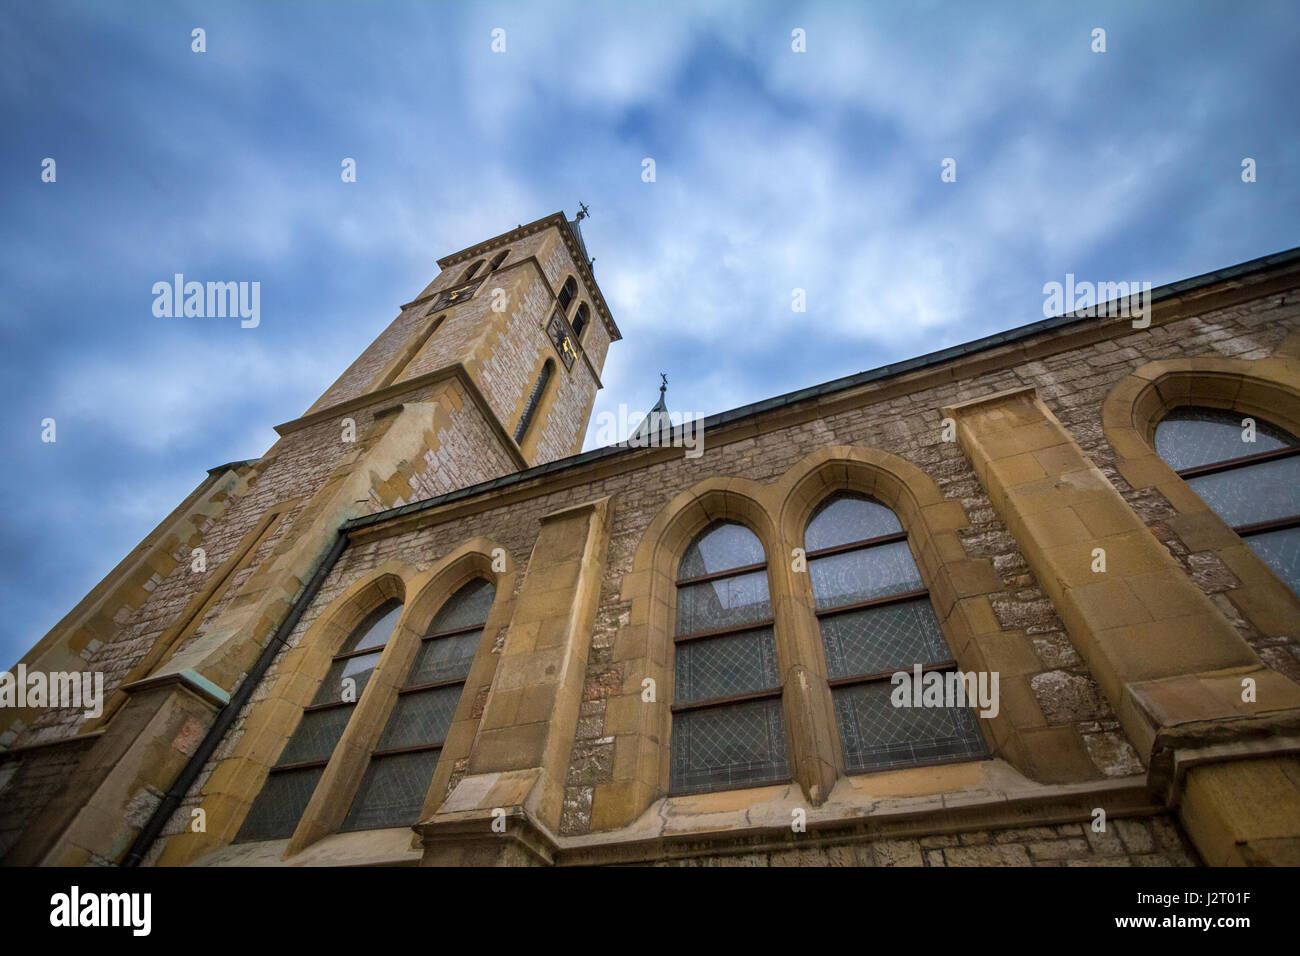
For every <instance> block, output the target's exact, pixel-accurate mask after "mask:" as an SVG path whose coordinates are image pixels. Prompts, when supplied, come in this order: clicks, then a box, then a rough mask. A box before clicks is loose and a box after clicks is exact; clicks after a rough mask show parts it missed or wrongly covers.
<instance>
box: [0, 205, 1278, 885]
mask: <svg viewBox="0 0 1300 956" xmlns="http://www.w3.org/2000/svg"><path fill="white" fill-rule="evenodd" d="M581 219H582V214H581V213H579V215H578V217H577V218H575V219H573V220H570V219H569V218H568V217H567V215H566V214H565V213H564V212H557V213H555V214H552V215H550V216H547V217H545V218H543V219H539V220H537V221H535V222H531V223H528V224H527V225H521V226H519V227H517V228H515V229H513V230H510V231H509V232H506V233H503V234H501V235H498V236H495V237H493V238H491V239H487V240H485V241H483V242H479V243H477V244H475V245H473V246H471V247H469V248H467V249H463V250H461V251H459V252H456V253H453V254H451V255H448V256H446V257H445V258H442V259H440V260H438V266H439V269H440V271H439V272H438V274H437V275H436V276H435V277H434V278H433V280H432V281H431V282H430V283H429V284H428V286H427V287H425V289H424V290H423V291H421V292H420V293H419V294H418V295H417V296H415V297H414V298H413V299H412V300H411V301H410V302H408V303H406V304H404V305H402V306H400V309H399V311H398V315H397V317H396V318H395V319H394V320H393V321H392V322H391V324H390V325H389V326H388V327H387V328H386V329H384V330H383V331H382V332H380V333H379V335H378V337H377V338H375V340H374V341H373V342H372V343H371V345H370V346H369V347H368V348H367V349H366V350H365V351H364V352H363V353H362V354H361V355H360V356H359V357H358V358H357V359H356V360H355V361H354V362H352V364H351V365H350V366H349V367H348V368H347V370H346V371H344V372H343V374H342V375H341V376H340V377H339V378H338V379H337V380H336V381H335V382H334V383H333V384H332V385H330V386H329V387H328V388H327V389H326V390H325V391H324V393H323V394H322V395H321V396H320V398H319V399H318V400H317V401H316V403H315V404H314V405H312V406H311V407H310V408H308V409H307V410H306V411H305V412H304V413H303V414H302V415H301V416H300V417H298V418H296V419H294V420H292V421H288V422H285V423H283V424H280V425H277V426H276V429H275V430H276V433H277V435H278V439H277V440H276V442H275V443H274V444H273V445H272V446H271V448H270V449H269V450H268V451H267V452H266V453H265V454H264V455H263V456H262V457H261V458H258V459H255V460H250V461H234V462H230V463H228V464H224V465H220V466H219V467H215V468H213V469H211V470H210V471H209V472H208V474H207V476H206V477H205V478H204V479H203V480H202V481H201V482H200V483H199V484H198V486H197V487H196V488H195V489H194V490H193V492H192V493H191V494H190V495H189V496H188V497H187V498H186V499H185V500H184V501H182V502H180V503H179V504H178V506H177V507H176V509H175V510H174V511H173V512H172V513H171V514H169V515H167V516H166V518H164V519H163V520H162V522H161V523H160V524H158V526H157V527H156V528H155V529H154V530H153V531H152V532H151V533H150V534H149V535H148V536H147V537H146V538H145V539H144V540H143V541H141V542H140V543H139V545H138V546H136V547H135V549H134V550H132V551H131V553H130V554H128V555H127V556H126V557H125V558H124V559H123V560H122V562H121V563H120V564H119V565H118V566H117V567H116V568H114V569H113V570H112V571H111V572H110V573H109V574H108V575H107V577H105V578H104V579H103V581H101V582H100V583H99V584H98V585H97V586H96V587H95V588H94V589H93V590H92V591H91V592H90V593H89V594H87V595H86V597H85V598H84V599H83V600H82V601H81V602H80V603H79V604H78V605H77V606H76V607H74V608H73V609H72V610H71V611H69V612H68V614H67V615H66V616H65V617H64V618H63V619H62V620H61V621H60V622H59V623H58V624H57V625H56V626H55V627H54V628H53V629H52V630H51V631H50V632H49V633H48V634H46V635H45V636H44V637H43V638H41V639H40V640H39V641H38V642H37V643H36V644H35V645H34V646H33V647H32V648H31V650H30V651H29V652H28V653H27V654H26V655H24V657H23V658H22V660H21V661H20V662H18V663H19V664H21V665H22V666H23V668H24V673H25V674H35V673H40V674H69V673H83V672H84V673H92V674H94V675H96V680H100V679H102V687H103V700H102V701H101V702H100V703H101V706H100V707H98V708H95V709H89V710H88V709H85V708H79V709H74V708H69V707H54V706H48V703H47V705H46V706H40V705H39V704H32V703H31V702H30V701H25V703H26V704H27V706H17V704H16V703H15V705H13V706H6V707H3V708H0V859H3V862H4V864H5V865H8V866H16V865H28V866H31V865H47V866H49V865H59V866H83V865H99V866H128V867H131V866H205V867H237V866H248V865H256V866H277V867H279V866H285V867H297V866H353V865H382V866H413V865H425V866H448V865H470V866H574V865H616V864H617V865H640V866H791V865H794V866H825V865H839V866H942V867H947V866H971V865H976V866H1202V865H1204V866H1224V865H1279V864H1282V865H1287V864H1289V865H1298V864H1300V440H1298V439H1297V436H1300V249H1293V250H1290V251H1287V252H1282V253H1278V254H1276V255H1271V256H1267V257H1264V258H1261V259H1257V260H1254V261H1251V262H1246V263H1242V264H1240V265H1235V266H1230V267H1226V268H1223V269H1220V270H1218V271H1216V272H1212V273H1209V274H1206V275H1200V276H1196V277H1192V278H1188V279H1185V280H1182V281H1179V282H1175V283H1172V284H1169V285H1165V286H1161V287H1157V288H1155V289H1152V290H1150V291H1149V300H1150V308H1149V313H1147V314H1145V315H1144V316H1143V318H1142V320H1141V321H1140V322H1139V321H1133V320H1131V319H1130V318H1128V317H1126V316H1120V317H1116V316H1115V315H1113V314H1105V313H1103V314H1101V315H1098V314H1096V312H1095V310H1087V311H1085V312H1083V313H1077V312H1076V313H1070V314H1065V315H1060V316H1056V317H1052V318H1047V319H1039V320H1037V321H1034V322H1032V323H1031V324H1028V325H1021V326H1019V327H1016V328H1012V329H1009V330H1008V331H1005V332H1002V333H999V334H997V335H993V336H989V337H987V338H984V339H980V340H977V341H972V342H969V343H966V344H964V345H958V346H953V347H950V348H945V349H943V350H941V351H937V352H934V353H931V354H928V355H923V356H919V357H917V358H914V359H910V360H908V361H904V362H898V363H896V364H893V365H889V366H885V367H882V368H877V369H873V370H870V371H866V372H862V373H859V374H856V375H852V376H848V377H845V378H841V379H837V380H834V381H829V382H825V383H822V384H817V385H813V386H810V387H807V388H803V389H800V390H798V391H795V392H790V393H788V394H785V395H779V396H775V397H773V398H770V399H767V400H765V401H761V402H758V403H755V404H753V405H749V406H746V407H742V408H736V409H732V410H730V411H726V412H722V413H720V414H716V415H713V416H711V417H708V418H706V419H704V420H703V421H702V422H692V423H681V424H678V423H676V422H674V421H672V420H671V417H670V415H671V413H670V408H671V405H672V402H671V399H670V397H669V395H668V394H667V392H666V391H665V389H663V388H661V389H660V394H659V403H658V404H657V405H656V406H655V408H654V410H653V411H652V412H651V413H650V414H649V415H648V416H647V417H646V419H645V420H644V421H643V422H642V423H641V425H640V426H639V427H638V428H637V430H636V433H635V434H634V435H633V436H631V438H632V439H633V440H626V441H623V442H621V443H614V444H609V445H605V446H603V447H599V448H596V449H594V450H589V451H586V452H583V451H582V448H583V444H584V438H585V436H586V434H587V431H588V428H589V426H590V425H591V421H590V419H591V417H592V410H593V405H594V401H595V397H596V393H597V391H598V390H599V389H600V388H601V387H602V385H601V373H602V368H603V366H604V364H605V358H606V355H607V353H608V350H609V349H610V348H611V347H613V346H615V344H616V343H618V342H619V341H620V339H621V335H620V332H619V328H618V325H617V324H616V322H615V318H614V316H613V315H612V314H611V311H610V308H609V306H608V304H607V303H606V301H605V298H604V296H603V295H602V293H601V290H600V287H599V286H598V285H597V283H596V280H595V277H594V275H593V273H592V269H591V259H590V258H589V255H588V252H587V249H586V247H585V244H584V241H583V237H582V232H581ZM633 347H634V346H633ZM652 384H658V383H647V388H650V387H651V386H652ZM647 397H648V396H647ZM696 452H698V453H696ZM16 666H17V665H16ZM16 666H15V669H16ZM100 675H102V678H101V677H100ZM909 682H911V683H909ZM921 685H924V686H925V688H926V691H925V693H922V692H921ZM908 688H911V689H910V690H909V689H908ZM930 689H934V693H933V694H931V693H930ZM96 711H98V712H96Z"/></svg>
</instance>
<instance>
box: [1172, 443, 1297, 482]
mask: <svg viewBox="0 0 1300 956" xmlns="http://www.w3.org/2000/svg"><path fill="white" fill-rule="evenodd" d="M1294 455H1300V445H1289V446H1287V447H1286V448H1274V449H1273V450H1272V451H1261V452H1256V453H1255V454H1253V455H1243V456H1242V457H1240V458H1229V459H1228V460H1227V461H1212V462H1210V463H1209V464H1208V465H1195V466H1193V467H1191V468H1183V469H1181V470H1179V469H1175V471H1174V474H1176V475H1177V476H1178V477H1179V478H1183V479H1187V478H1202V477H1204V476H1205V475H1214V474H1217V473H1219V472H1221V471H1232V470H1233V469H1234V468H1242V467H1245V466H1246V465H1255V464H1260V463H1262V462H1266V461H1276V460H1278V459H1280V458H1291V457H1292V456H1294Z"/></svg>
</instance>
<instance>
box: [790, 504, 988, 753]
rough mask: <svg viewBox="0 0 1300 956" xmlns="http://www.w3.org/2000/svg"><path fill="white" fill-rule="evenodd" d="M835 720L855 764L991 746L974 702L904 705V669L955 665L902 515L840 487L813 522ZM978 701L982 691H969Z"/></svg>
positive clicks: (817, 593)
mask: <svg viewBox="0 0 1300 956" xmlns="http://www.w3.org/2000/svg"><path fill="white" fill-rule="evenodd" d="M804 546H805V548H806V557H807V560H808V576H809V579H810V580H811V582H812V589H813V596H814V598H815V600H816V614H817V621H818V625H819V626H820V629H821V635H822V647H823V649H824V650H825V652H826V673H827V676H828V677H829V679H830V685H831V697H832V699H833V700H834V703H835V722H836V724H837V725H838V726H839V730H840V741H841V742H842V743H843V745H844V763H845V768H846V769H847V770H848V771H849V772H850V773H864V772H867V771H871V770H881V769H886V768H893V767H901V766H908V765H915V764H922V763H936V762H939V761H948V760H956V759H964V758H968V757H978V756H982V755H983V753H984V744H983V739H982V738H981V737H980V733H979V730H978V729H977V727H976V725H975V719H974V717H973V716H972V714H971V711H970V709H969V708H968V707H939V706H922V707H909V708H901V707H895V706H894V704H893V701H892V700H891V695H892V694H893V692H894V690H895V686H896V685H895V684H894V683H893V682H892V681H891V677H892V676H893V675H894V674H895V673H897V672H899V671H903V672H906V673H907V674H908V675H909V677H911V676H912V675H914V673H915V671H914V668H915V666H916V665H917V664H919V665H921V668H922V672H926V671H938V672H951V671H955V669H956V666H957V663H956V661H954V660H953V658H952V651H950V650H949V649H948V643H947V641H945V640H944V637H943V632H942V631H941V630H940V629H939V621H938V619H937V618H936V617H935V614H934V608H933V607H932V606H931V604H930V596H929V591H927V590H926V587H925V584H924V582H923V581H922V580H921V574H920V572H919V571H918V570H917V567H916V562H915V561H913V560H912V552H911V550H910V549H909V548H908V545H907V532H906V531H904V530H903V526H902V525H901V524H900V523H899V521H898V517H897V516H896V515H895V514H894V512H892V511H891V510H889V509H888V508H886V507H885V506H884V505H882V504H880V503H879V502H876V501H872V500H871V499H869V498H866V497H864V496H861V495H856V494H849V493H837V494H834V495H832V496H831V497H829V498H828V499H826V500H825V501H824V502H822V503H821V505H819V506H818V508H817V510H816V511H814V512H813V515H812V518H811V519H810V520H809V522H808V528H807V530H806V531H805V532H804ZM970 703H972V704H973V703H974V701H970Z"/></svg>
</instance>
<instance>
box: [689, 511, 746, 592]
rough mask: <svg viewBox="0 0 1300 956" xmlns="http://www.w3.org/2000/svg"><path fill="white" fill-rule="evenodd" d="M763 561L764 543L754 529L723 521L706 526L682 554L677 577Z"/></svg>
mask: <svg viewBox="0 0 1300 956" xmlns="http://www.w3.org/2000/svg"><path fill="white" fill-rule="evenodd" d="M763 561H764V558H763V546H762V545H761V544H760V543H759V541H758V538H757V537H756V536H755V534H754V532H752V531H750V530H749V529H748V528H746V527H744V526H743V525H738V524H733V523H730V522H720V523H718V524H714V525H711V526H710V527H708V528H705V529H704V531H702V532H700V534H699V536H698V537H696V539H695V540H694V541H692V542H691V544H690V547H688V548H687V549H686V553H685V554H683V555H682V563H681V565H680V566H679V567H678V569H677V577H678V579H681V578H695V577H699V576H700V575H702V574H716V573H717V572H719V571H729V570H731V569H732V568H743V567H748V566H749V565H751V564H761V563H762V562H763Z"/></svg>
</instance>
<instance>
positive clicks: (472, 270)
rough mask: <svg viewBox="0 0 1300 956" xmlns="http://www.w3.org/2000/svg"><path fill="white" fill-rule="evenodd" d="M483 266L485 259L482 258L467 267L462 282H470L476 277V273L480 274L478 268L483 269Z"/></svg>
mask: <svg viewBox="0 0 1300 956" xmlns="http://www.w3.org/2000/svg"><path fill="white" fill-rule="evenodd" d="M481 268H483V260H482V259H480V260H479V261H478V262H476V263H474V264H473V265H472V266H470V267H469V268H468V269H466V270H465V274H464V275H463V276H461V279H460V281H461V282H468V281H469V280H470V279H472V278H474V277H475V276H476V275H478V270H479V269H481Z"/></svg>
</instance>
